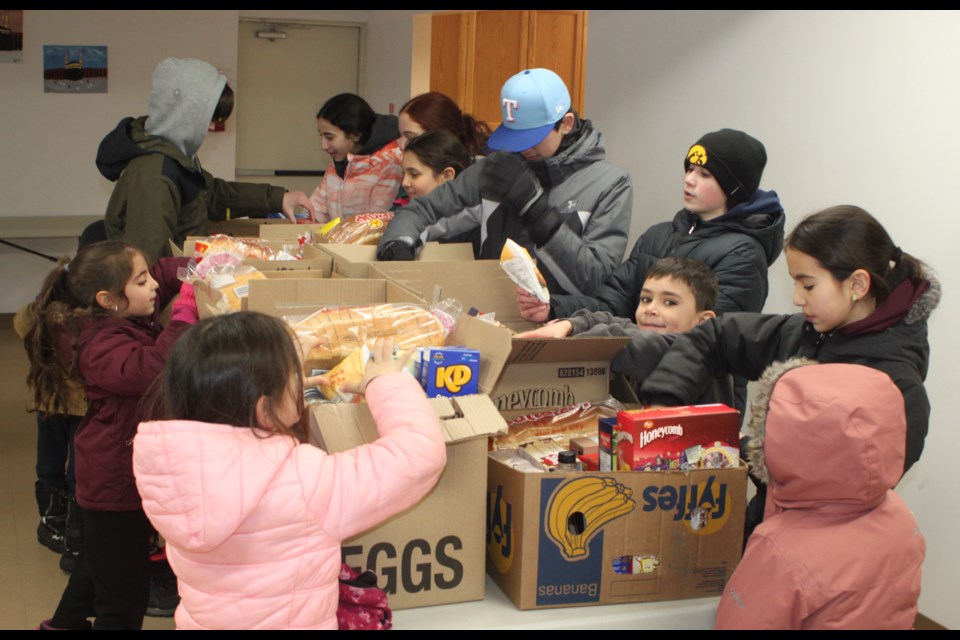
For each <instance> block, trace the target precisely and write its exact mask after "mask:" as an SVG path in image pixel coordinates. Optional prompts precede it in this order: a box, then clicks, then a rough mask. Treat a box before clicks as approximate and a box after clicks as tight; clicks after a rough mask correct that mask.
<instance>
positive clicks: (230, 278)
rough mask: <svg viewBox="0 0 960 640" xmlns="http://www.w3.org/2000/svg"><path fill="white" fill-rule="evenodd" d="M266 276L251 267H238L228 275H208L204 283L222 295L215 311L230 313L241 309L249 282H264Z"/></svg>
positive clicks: (248, 289)
mask: <svg viewBox="0 0 960 640" xmlns="http://www.w3.org/2000/svg"><path fill="white" fill-rule="evenodd" d="M265 278H266V276H264V275H263V274H262V273H260V272H259V271H257V270H256V269H254V268H253V267H240V268H238V269H237V270H235V271H232V272H229V273H219V274H210V275H208V276H207V277H206V278H205V280H206V282H207V283H208V284H209V285H210V286H211V287H213V288H214V289H216V290H217V291H219V292H220V293H221V294H222V297H221V299H220V300H219V301H218V303H217V311H218V312H220V313H230V312H232V311H240V310H241V309H242V308H243V300H244V299H246V297H247V293H248V292H249V291H250V281H251V280H264V279H265Z"/></svg>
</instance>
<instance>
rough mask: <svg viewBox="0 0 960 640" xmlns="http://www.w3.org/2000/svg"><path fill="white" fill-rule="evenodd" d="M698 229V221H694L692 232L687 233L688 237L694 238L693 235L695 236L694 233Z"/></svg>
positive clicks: (691, 227) (691, 226)
mask: <svg viewBox="0 0 960 640" xmlns="http://www.w3.org/2000/svg"><path fill="white" fill-rule="evenodd" d="M696 229H697V221H696V220H694V221H693V224H692V225H690V231H687V235H688V236H692V235H693V232H694V231H696Z"/></svg>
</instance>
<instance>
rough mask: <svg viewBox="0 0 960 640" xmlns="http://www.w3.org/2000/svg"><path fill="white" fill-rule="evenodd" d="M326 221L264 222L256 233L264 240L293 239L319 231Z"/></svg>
mask: <svg viewBox="0 0 960 640" xmlns="http://www.w3.org/2000/svg"><path fill="white" fill-rule="evenodd" d="M326 225H327V223H326V222H307V223H304V224H265V225H261V226H260V228H259V229H258V235H259V236H260V237H261V238H263V239H265V240H294V239H296V238H299V237H300V236H301V235H302V234H304V233H307V232H310V233H314V234H315V233H320V230H321V229H323V227H325V226H326Z"/></svg>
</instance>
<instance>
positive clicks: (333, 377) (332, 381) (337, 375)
mask: <svg viewBox="0 0 960 640" xmlns="http://www.w3.org/2000/svg"><path fill="white" fill-rule="evenodd" d="M369 360H370V349H368V348H367V346H366V345H364V346H362V347H360V348H359V349H357V350H355V351H353V352H352V353H351V354H350V355H348V356H347V357H346V358H344V359H343V360H342V361H341V362H340V364H338V365H336V366H335V367H333V368H332V369H330V371H328V372H327V373H326V374H325V375H326V378H327V381H328V382H329V384H321V385H320V393H322V394H323V396H324V397H325V398H326V399H327V400H329V401H331V402H360V401H361V400H362V399H363V396H362V395H360V394H359V393H354V392H353V391H349V390H348V389H350V388H355V387H356V386H357V385H359V384H360V381H361V380H363V372H364V371H365V370H366V367H367V362H368V361H369Z"/></svg>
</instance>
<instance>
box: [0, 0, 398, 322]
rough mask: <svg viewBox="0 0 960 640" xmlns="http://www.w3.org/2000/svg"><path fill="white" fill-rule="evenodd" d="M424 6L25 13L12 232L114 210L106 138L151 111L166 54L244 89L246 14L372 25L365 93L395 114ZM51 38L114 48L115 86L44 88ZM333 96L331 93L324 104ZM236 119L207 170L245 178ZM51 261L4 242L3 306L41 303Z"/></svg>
mask: <svg viewBox="0 0 960 640" xmlns="http://www.w3.org/2000/svg"><path fill="white" fill-rule="evenodd" d="M413 13H414V12H413V11H251V10H245V11H189V12H178V11H25V12H24V31H25V35H24V55H23V62H21V63H18V64H12V63H11V64H0V86H2V87H3V88H2V90H0V113H2V114H3V119H2V121H0V150H2V153H0V193H2V194H3V198H0V229H2V218H3V217H9V216H47V215H74V214H88V215H95V214H100V213H102V212H103V211H104V210H105V209H106V204H107V200H108V199H109V197H110V192H111V189H112V186H113V185H112V183H110V182H108V181H107V180H106V179H104V178H103V177H102V176H101V175H100V174H99V172H98V171H97V168H96V166H95V164H94V158H95V157H96V151H97V146H98V145H99V143H100V140H101V139H102V138H103V136H104V135H106V133H107V132H109V131H110V130H111V129H113V127H115V126H116V124H117V122H118V121H119V120H120V119H121V118H123V117H125V116H137V115H142V114H145V113H146V111H147V100H148V98H149V96H150V80H151V76H152V74H153V69H154V67H155V66H156V65H157V63H158V62H159V61H160V60H162V59H164V58H166V57H169V56H179V57H194V58H200V59H202V60H206V61H207V62H210V63H211V64H212V65H214V66H215V67H217V68H219V69H221V70H222V71H223V72H224V73H225V74H226V76H227V78H228V79H229V81H230V83H231V85H232V86H233V87H234V89H236V90H237V91H238V92H239V91H242V90H243V88H242V86H241V85H240V83H239V82H238V78H237V24H238V21H239V19H240V17H245V18H249V17H269V18H277V19H280V20H284V19H286V20H309V21H332V22H351V23H362V24H366V47H365V51H364V54H363V55H364V56H365V58H364V59H365V62H366V72H365V73H364V77H363V78H362V82H363V84H362V85H361V86H362V87H363V88H362V89H361V93H363V94H364V96H365V97H367V98H368V100H369V101H370V103H371V105H372V106H373V107H374V109H375V110H378V111H382V112H386V111H387V110H388V107H389V103H391V102H393V103H394V104H395V106H396V108H397V109H399V108H400V105H401V104H402V103H403V102H404V101H406V100H407V99H408V98H409V97H410V51H411V41H412V20H413V18H412V15H413ZM44 44H48V45H49V44H59V45H75V44H85V45H105V46H107V47H108V50H107V54H108V64H109V89H108V93H105V94H86V95H72V94H55V93H48V94H45V93H43V61H42V50H43V49H42V47H43V45H44ZM393 47H396V48H397V49H396V50H397V51H399V52H400V53H395V51H394V49H393ZM332 63H333V61H329V60H318V61H317V64H318V65H324V64H332ZM304 90H305V91H309V90H310V87H304ZM323 99H325V97H324V96H319V97H318V104H319V103H320V102H322V100H323ZM307 117H309V116H307ZM234 125H235V119H234V118H231V119H230V120H228V121H227V124H226V131H224V132H223V133H215V134H210V135H209V136H207V139H206V140H205V142H204V144H203V148H202V149H201V151H200V154H199V155H200V159H201V161H202V162H203V165H204V167H205V168H206V169H208V170H209V171H211V172H212V173H213V174H214V175H216V176H219V177H222V178H226V179H233V178H234V174H235V168H236V135H235V134H236V130H235V129H234ZM319 153H320V151H319V148H318V154H319ZM2 237H3V235H2V232H0V238H2ZM16 242H17V243H18V244H21V245H24V246H28V247H30V248H33V249H35V250H38V251H41V252H43V253H47V254H52V255H62V254H65V253H72V252H73V250H74V249H75V246H76V239H75V238H60V239H47V240H36V239H23V240H16ZM49 268H50V263H49V262H47V261H46V260H44V259H43V258H40V257H37V256H33V255H30V254H27V253H24V252H21V251H19V250H17V249H13V248H10V247H7V246H4V245H0V273H14V274H17V277H15V278H7V279H5V280H4V282H3V284H2V285H0V313H9V312H13V311H16V310H17V309H18V308H19V307H20V306H22V305H23V304H25V303H26V302H28V301H29V300H31V299H32V298H33V296H34V295H35V294H36V292H37V290H38V289H39V287H40V283H41V282H42V279H43V276H44V275H45V274H46V272H47V271H48V270H49Z"/></svg>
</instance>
